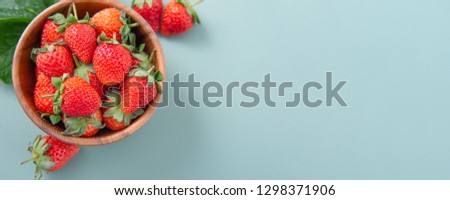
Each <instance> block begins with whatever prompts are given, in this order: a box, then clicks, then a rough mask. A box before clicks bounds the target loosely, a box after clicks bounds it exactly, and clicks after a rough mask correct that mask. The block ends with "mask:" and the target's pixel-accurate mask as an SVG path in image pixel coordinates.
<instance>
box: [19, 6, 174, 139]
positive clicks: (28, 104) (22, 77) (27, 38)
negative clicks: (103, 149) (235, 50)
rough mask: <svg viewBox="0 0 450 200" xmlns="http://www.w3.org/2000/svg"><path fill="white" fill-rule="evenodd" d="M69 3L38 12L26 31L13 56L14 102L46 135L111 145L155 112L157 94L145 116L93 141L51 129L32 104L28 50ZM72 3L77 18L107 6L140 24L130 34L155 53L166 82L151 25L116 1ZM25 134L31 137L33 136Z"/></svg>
mask: <svg viewBox="0 0 450 200" xmlns="http://www.w3.org/2000/svg"><path fill="white" fill-rule="evenodd" d="M72 2H73V0H63V1H61V2H59V3H56V4H55V5H53V6H51V7H49V8H47V9H46V10H44V11H43V12H42V13H40V14H39V15H38V16H37V17H36V18H35V19H34V20H33V21H32V22H31V23H30V24H29V25H28V27H27V28H26V29H25V31H24V33H23V34H22V37H21V38H20V40H19V43H18V45H17V47H16V51H15V54H14V60H13V70H12V76H13V85H14V90H15V92H16V96H17V99H18V100H19V102H20V105H21V106H22V108H23V110H24V111H25V113H26V114H27V116H28V117H29V118H30V119H31V120H32V121H33V122H34V123H35V124H36V125H37V126H38V127H39V128H40V129H41V130H42V131H44V132H45V133H47V134H49V135H51V136H53V137H55V138H57V139H59V140H61V141H64V142H67V143H71V144H77V145H82V146H98V145H105V144H110V143H113V142H116V141H118V140H121V139H123V138H125V137H128V136H130V135H131V134H133V133H134V132H136V131H137V130H138V129H139V128H141V127H142V126H143V125H144V124H145V123H146V122H147V121H148V120H149V119H150V118H151V116H152V115H153V113H154V112H155V110H156V108H157V106H158V102H159V101H160V99H161V95H158V96H157V97H156V99H155V101H153V102H152V103H151V105H150V106H148V107H147V109H146V110H145V113H144V114H143V115H142V116H140V117H139V118H138V119H136V120H134V121H133V122H132V123H131V125H130V126H128V127H127V128H125V129H123V130H121V131H111V130H108V129H103V130H101V131H100V132H99V133H98V134H97V135H96V136H94V137H92V138H77V137H72V136H65V135H62V134H61V133H62V132H63V127H62V126H60V127H58V126H53V125H51V124H50V122H49V121H48V120H47V119H43V118H41V117H40V116H39V113H38V111H37V110H36V108H35V105H34V101H33V91H34V86H35V82H36V78H35V64H34V63H33V62H32V60H31V59H30V53H31V50H32V49H33V48H35V47H39V42H40V37H41V30H42V27H43V25H44V23H45V21H46V20H47V18H48V17H49V16H51V15H52V14H55V13H58V12H62V13H66V12H67V9H68V7H69V5H70V4H71V3H72ZM75 2H76V5H77V11H78V14H79V16H84V14H85V13H86V12H89V15H90V16H93V15H94V14H95V13H97V12H98V11H100V10H102V9H104V8H109V7H115V8H118V9H120V10H123V11H125V12H126V13H127V15H128V16H130V17H131V18H132V19H133V20H134V21H135V22H137V23H138V24H139V27H137V28H134V29H133V31H134V32H135V33H136V35H137V41H138V42H141V43H142V42H145V44H146V51H147V52H151V51H152V50H153V49H156V50H157V54H156V68H157V69H158V70H159V71H161V73H162V74H163V77H164V81H165V80H166V66H165V61H164V54H163V51H162V48H161V45H160V43H159V40H158V37H157V35H156V34H155V32H154V31H153V30H152V28H151V27H150V25H148V24H147V22H146V21H145V20H144V19H143V18H142V17H141V16H140V15H139V14H138V13H136V12H135V11H134V10H133V9H131V8H129V7H127V6H125V5H123V4H121V3H119V2H117V1H115V0H107V1H104V0H75ZM162 85H163V84H162ZM163 89H164V88H163ZM27 134H33V135H34V134H36V133H27Z"/></svg>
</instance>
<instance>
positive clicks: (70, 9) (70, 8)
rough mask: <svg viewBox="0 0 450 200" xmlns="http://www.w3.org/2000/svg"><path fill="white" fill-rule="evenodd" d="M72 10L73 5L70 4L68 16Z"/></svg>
mask: <svg viewBox="0 0 450 200" xmlns="http://www.w3.org/2000/svg"><path fill="white" fill-rule="evenodd" d="M72 4H73V3H72ZM71 12H72V6H69V10H68V11H67V15H66V16H69V15H70V13H71Z"/></svg>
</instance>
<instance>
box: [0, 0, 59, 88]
mask: <svg viewBox="0 0 450 200" xmlns="http://www.w3.org/2000/svg"><path fill="white" fill-rule="evenodd" d="M56 2H58V0H33V1H29V0H2V3H1V4H0V81H2V82H4V83H7V84H10V83H11V69H12V60H13V56H14V51H15V48H16V45H17V42H18V41H19V38H20V36H21V35H22V32H23V30H25V28H26V27H27V25H28V23H30V22H31V20H32V19H33V18H34V17H35V16H36V15H37V14H38V13H39V12H41V11H43V10H44V9H45V8H47V7H48V6H50V5H52V4H54V3H56Z"/></svg>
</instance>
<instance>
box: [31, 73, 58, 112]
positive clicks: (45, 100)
mask: <svg viewBox="0 0 450 200" xmlns="http://www.w3.org/2000/svg"><path fill="white" fill-rule="evenodd" d="M55 92H56V88H55V86H53V84H52V81H51V79H50V78H49V77H47V76H45V75H44V74H43V73H40V74H38V75H37V81H36V86H35V88H34V105H35V106H36V109H37V110H38V111H39V112H41V113H47V114H55V113H54V112H53V103H52V102H53V98H51V96H50V97H47V96H48V95H53V94H54V93H55Z"/></svg>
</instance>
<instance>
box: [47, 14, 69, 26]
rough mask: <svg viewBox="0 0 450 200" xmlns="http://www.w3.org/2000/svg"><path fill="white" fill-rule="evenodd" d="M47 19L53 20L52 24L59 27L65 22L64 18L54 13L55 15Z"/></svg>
mask: <svg viewBox="0 0 450 200" xmlns="http://www.w3.org/2000/svg"><path fill="white" fill-rule="evenodd" d="M48 19H51V20H53V23H54V24H57V25H61V24H64V23H65V22H66V17H65V16H64V15H63V14H61V13H56V14H54V15H52V16H50V17H49V18H48Z"/></svg>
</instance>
